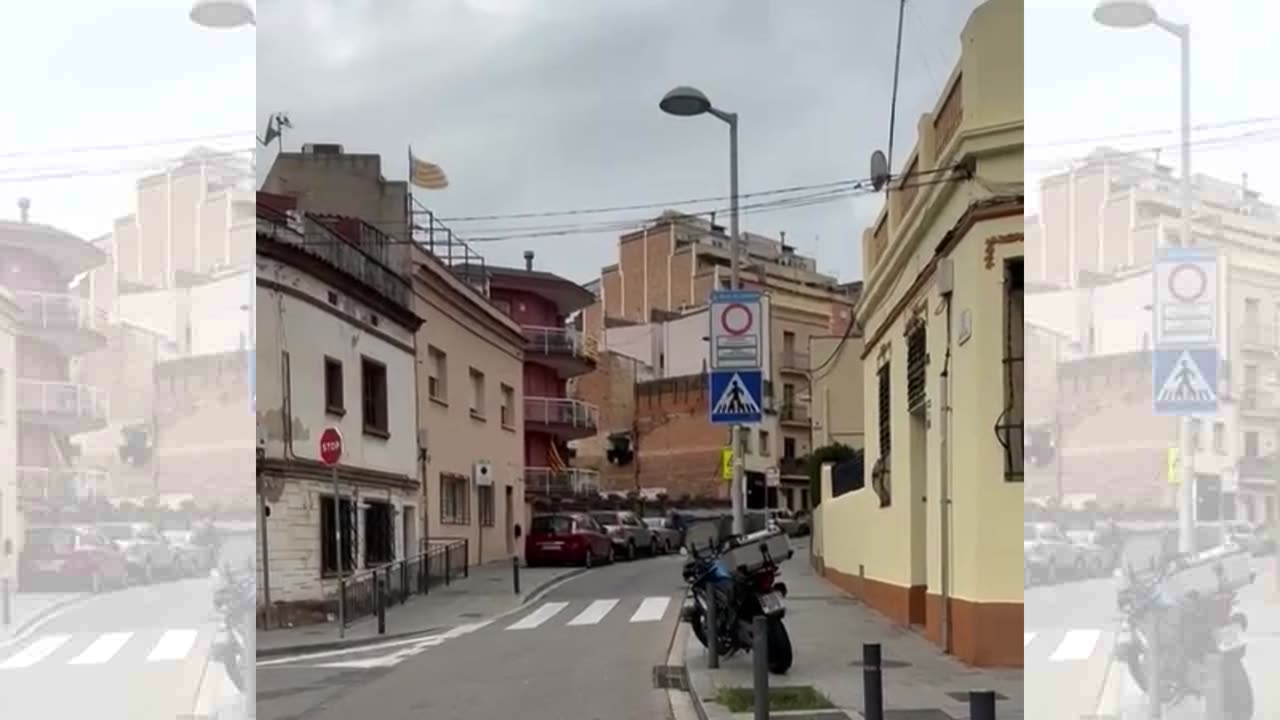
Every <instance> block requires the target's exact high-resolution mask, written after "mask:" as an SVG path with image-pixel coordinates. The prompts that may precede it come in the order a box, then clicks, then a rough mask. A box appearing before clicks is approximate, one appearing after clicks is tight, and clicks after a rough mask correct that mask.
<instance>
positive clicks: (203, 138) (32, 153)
mask: <svg viewBox="0 0 1280 720" xmlns="http://www.w3.org/2000/svg"><path fill="white" fill-rule="evenodd" d="M244 137H253V132H234V133H233V132H224V133H217V134H215V135H195V136H191V137H182V138H171V139H167V140H147V141H142V142H135V143H115V144H111V145H81V146H76V147H69V148H63V149H61V150H15V151H10V152H0V159H4V160H10V159H13V158H24V157H47V156H51V155H75V154H79V153H90V152H115V151H119V150H136V149H139V148H151V147H162V146H164V145H185V144H188V143H202V142H214V141H217V140H230V139H233V138H244Z"/></svg>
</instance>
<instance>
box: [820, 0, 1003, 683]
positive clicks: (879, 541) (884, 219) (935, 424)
mask: <svg viewBox="0 0 1280 720" xmlns="http://www.w3.org/2000/svg"><path fill="white" fill-rule="evenodd" d="M1022 23H1023V14H1022V3H1021V2H1020V1H1019V0H988V2H986V3H984V4H982V5H981V6H979V7H978V8H977V9H976V10H974V12H973V14H972V15H971V16H970V18H969V21H968V23H967V24H966V25H965V28H964V30H963V32H962V34H961V46H962V52H961V58H960V61H959V64H958V66H957V67H956V69H955V71H954V72H953V73H952V75H951V77H950V79H949V80H948V82H947V84H946V86H945V88H944V90H943V92H942V94H941V97H940V98H939V100H938V103H937V105H936V106H935V109H934V110H933V112H930V113H927V114H925V115H924V116H923V117H922V118H921V120H920V123H919V125H918V128H919V130H918V137H917V143H916V147H915V149H914V150H913V151H912V152H911V154H910V155H909V156H908V157H907V159H906V162H905V163H904V166H905V168H906V170H905V172H903V173H902V174H901V175H900V176H898V177H896V178H894V179H893V180H892V185H891V191H890V192H889V193H888V200H887V203H886V207H885V208H884V209H883V210H882V211H881V213H880V215H879V217H878V218H877V220H876V221H875V223H874V225H873V226H872V227H871V228H870V229H868V230H867V231H866V232H865V233H864V236H863V257H864V263H863V267H864V268H866V278H865V282H864V286H863V292H862V297H861V300H860V302H859V304H858V306H857V308H856V309H855V313H854V314H855V317H856V318H857V319H858V321H859V324H860V325H861V328H862V331H863V338H864V348H863V352H862V354H861V359H862V363H863V373H862V376H863V382H862V385H863V393H864V396H863V397H864V398H865V403H864V405H865V408H866V412H865V418H866V419H865V426H866V429H867V435H866V455H865V470H866V472H865V482H864V484H863V486H862V487H861V488H855V489H852V490H851V491H849V492H845V493H843V494H841V495H840V496H839V497H827V496H824V497H823V499H822V504H821V513H822V519H821V520H820V521H819V522H820V525H821V528H822V533H823V537H822V539H821V547H822V549H823V556H822V560H823V563H824V572H825V573H826V575H827V577H828V578H831V579H832V580H834V581H835V582H836V583H837V584H840V585H842V586H844V587H846V588H848V589H849V590H850V591H851V592H854V593H856V594H858V595H859V596H861V597H862V598H863V599H864V600H865V601H866V602H867V604H869V605H870V606H872V607H875V608H877V609H878V610H880V611H881V612H883V613H885V614H886V615H888V616H889V617H890V618H892V619H893V620H895V621H897V622H899V623H901V624H902V625H904V626H921V627H923V629H924V633H925V635H926V636H927V637H928V638H930V639H931V640H932V641H933V642H935V643H938V644H939V645H941V646H942V647H943V648H944V649H945V650H947V651H948V652H950V653H952V654H954V655H956V656H957V657H958V658H960V659H961V660H963V661H965V662H967V663H971V664H975V665H980V666H1021V664H1022V645H1021V644H1020V636H1021V628H1022V588H1023V572H1022V561H1023V558H1022V550H1021V546H1020V544H1019V542H1018V537H1019V535H1020V527H1021V525H1022V514H1023V483H1022V478H1023V467H1022V452H1021V451H1022V445H1023V441H1022V321H1023V319H1022V277H1023V276H1022V257H1023V247H1022V232H1023V220H1022V213H1023V202H1022V194H1023V189H1022V182H1023V119H1022V85H1023V83H1022V81H1023V78H1022V67H1023V62H1022V60H1023V54H1022ZM962 160H966V161H967V162H969V163H970V165H969V168H970V170H971V172H972V174H971V175H964V174H956V175H955V176H954V177H953V179H952V181H950V182H941V183H933V184H928V185H917V184H916V183H918V182H919V181H918V178H919V177H921V175H920V173H921V172H922V171H924V170H926V169H932V168H946V167H953V166H957V165H958V164H959V163H960V162H961V161H962ZM944 373H945V374H944ZM824 485H825V486H826V487H827V488H830V487H831V486H830V484H829V482H828V483H824ZM827 492H829V490H828V491H827ZM824 495H825V493H824ZM944 628H945V630H944Z"/></svg>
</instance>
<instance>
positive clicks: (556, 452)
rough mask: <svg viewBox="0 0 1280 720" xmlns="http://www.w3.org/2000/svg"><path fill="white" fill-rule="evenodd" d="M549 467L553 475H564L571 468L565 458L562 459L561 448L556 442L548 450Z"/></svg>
mask: <svg viewBox="0 0 1280 720" xmlns="http://www.w3.org/2000/svg"><path fill="white" fill-rule="evenodd" d="M547 467H548V468H550V469H551V472H553V473H562V472H564V471H565V470H567V469H568V467H569V466H568V465H567V464H565V461H564V458H562V457H560V446H559V444H558V443H556V442H552V443H551V448H550V449H549V450H547Z"/></svg>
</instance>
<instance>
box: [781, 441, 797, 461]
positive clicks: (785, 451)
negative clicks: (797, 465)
mask: <svg viewBox="0 0 1280 720" xmlns="http://www.w3.org/2000/svg"><path fill="white" fill-rule="evenodd" d="M782 459H783V460H795V459H796V439H795V438H782Z"/></svg>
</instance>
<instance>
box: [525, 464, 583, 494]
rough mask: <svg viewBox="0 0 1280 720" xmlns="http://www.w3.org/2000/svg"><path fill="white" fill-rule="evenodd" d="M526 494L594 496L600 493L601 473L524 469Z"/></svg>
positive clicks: (574, 470)
mask: <svg viewBox="0 0 1280 720" xmlns="http://www.w3.org/2000/svg"><path fill="white" fill-rule="evenodd" d="M524 486H525V492H529V493H535V494H539V495H594V494H596V493H598V492H600V473H599V472H597V471H595V470H587V469H584V468H565V469H564V470H554V469H552V468H545V467H529V468H525V469H524Z"/></svg>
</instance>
